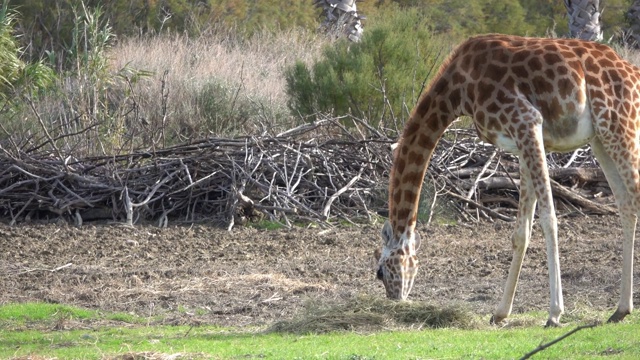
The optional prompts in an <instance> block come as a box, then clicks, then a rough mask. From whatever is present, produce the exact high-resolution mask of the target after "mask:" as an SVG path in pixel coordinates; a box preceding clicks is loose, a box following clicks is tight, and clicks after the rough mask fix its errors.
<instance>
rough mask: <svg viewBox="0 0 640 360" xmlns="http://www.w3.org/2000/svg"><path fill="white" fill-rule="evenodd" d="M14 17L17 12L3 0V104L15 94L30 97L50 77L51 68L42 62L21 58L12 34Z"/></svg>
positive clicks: (0, 80)
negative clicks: (26, 61)
mask: <svg viewBox="0 0 640 360" xmlns="http://www.w3.org/2000/svg"><path fill="white" fill-rule="evenodd" d="M16 20H17V16H16V13H15V12H13V11H11V10H10V9H9V7H8V1H3V3H2V7H1V8H0V101H2V102H5V103H6V102H7V101H9V99H10V98H15V97H16V95H27V96H32V95H34V94H35V93H36V92H38V91H39V90H41V89H44V88H46V87H47V86H49V85H50V84H51V82H52V80H53V71H52V70H51V69H50V68H48V67H47V66H45V65H44V64H43V63H42V62H41V61H40V62H35V63H32V64H29V63H25V62H24V61H22V59H21V54H22V49H21V48H20V46H19V44H18V39H17V37H16V36H15V35H14V26H15V23H16ZM12 103H14V102H13V101H12ZM14 104H15V103H14Z"/></svg>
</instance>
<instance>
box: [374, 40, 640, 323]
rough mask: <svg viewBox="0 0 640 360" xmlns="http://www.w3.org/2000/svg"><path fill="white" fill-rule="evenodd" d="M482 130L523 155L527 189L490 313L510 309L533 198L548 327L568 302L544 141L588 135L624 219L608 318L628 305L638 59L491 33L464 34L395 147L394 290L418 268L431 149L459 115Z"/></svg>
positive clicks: (497, 317)
mask: <svg viewBox="0 0 640 360" xmlns="http://www.w3.org/2000/svg"><path fill="white" fill-rule="evenodd" d="M462 115H467V116H470V117H471V118H472V119H473V123H474V125H475V127H476V130H477V133H478V136H479V138H480V139H482V140H484V141H488V142H491V143H493V144H494V145H496V146H498V147H499V148H502V149H504V150H506V151H508V152H511V153H514V154H515V155H517V156H518V158H519V163H520V200H519V205H518V214H517V220H516V223H515V231H514V233H513V235H512V238H511V242H512V245H513V257H512V260H511V266H510V268H509V272H508V275H507V279H506V285H505V288H504V293H503V295H502V298H501V300H500V302H499V304H498V306H497V308H496V310H495V311H494V313H493V316H492V318H491V322H492V323H500V322H501V321H502V320H504V319H506V318H507V317H508V316H509V315H510V314H511V310H512V306H513V299H514V296H515V291H516V286H517V283H518V277H519V274H520V270H521V268H522V262H523V259H524V255H525V252H526V249H527V246H528V244H529V239H530V237H531V232H532V225H533V221H534V211H535V207H536V203H537V205H538V217H539V222H540V225H541V227H542V231H543V235H544V239H545V242H546V251H547V262H548V268H549V291H550V304H549V317H548V320H547V323H546V324H547V326H558V325H559V321H560V317H561V315H562V313H563V312H564V305H563V299H562V285H561V280H560V264H559V255H558V225H557V218H556V214H555V208H554V203H553V198H552V194H551V186H550V179H549V170H548V168H547V164H546V158H545V153H546V151H558V152H565V151H571V150H574V149H576V148H578V147H580V146H583V145H585V144H590V145H591V148H592V149H593V152H594V154H595V156H596V158H597V159H598V161H599V163H600V166H601V167H602V170H603V172H604V173H605V176H606V178H607V181H608V182H609V185H610V186H611V189H612V192H613V193H614V196H615V199H616V205H617V207H618V210H619V213H620V219H621V222H622V228H623V235H624V240H623V261H622V281H621V286H620V299H619V303H618V308H617V310H616V311H615V313H614V314H613V315H612V316H611V317H610V318H609V322H618V321H621V320H622V319H624V317H625V316H626V315H628V314H630V313H631V311H632V310H633V299H632V296H633V294H632V292H633V290H632V285H633V279H632V277H633V243H634V238H635V228H636V220H637V214H638V211H639V210H640V176H639V173H638V170H639V168H640V144H639V143H638V140H639V139H638V138H639V136H640V118H639V116H640V69H638V68H637V67H635V66H633V65H631V64H630V63H628V62H627V61H625V60H623V59H622V58H620V57H619V56H618V55H617V54H616V53H615V52H614V51H613V50H612V49H611V48H609V47H607V46H605V45H602V44H599V43H595V42H589V41H582V40H575V39H546V38H528V37H517V36H507V35H499V34H488V35H481V36H476V37H472V38H469V39H468V40H466V41H465V42H463V43H462V44H461V45H459V46H458V47H457V48H456V49H455V50H454V51H453V52H452V53H451V54H450V55H449V57H448V59H447V60H445V62H444V63H443V65H442V67H441V68H440V70H439V72H438V74H437V76H436V77H435V78H434V80H433V81H432V82H431V84H430V85H429V87H428V88H427V89H426V91H424V92H423V94H422V95H421V96H420V99H419V101H418V102H417V104H416V106H415V107H414V109H413V110H412V111H411V113H410V117H409V119H408V121H407V123H406V124H405V128H404V132H403V135H402V137H401V139H400V141H399V144H398V146H397V148H396V149H395V154H394V161H393V167H392V169H391V176H390V180H389V220H388V221H387V222H385V224H384V226H383V229H382V238H383V243H382V251H380V250H377V251H376V254H375V255H374V256H375V257H376V259H377V260H378V271H377V277H378V279H380V280H382V282H383V284H384V287H385V290H386V294H387V296H388V297H389V298H391V299H399V300H405V299H406V298H407V296H408V295H409V292H410V291H411V288H412V286H413V283H414V279H415V276H416V273H417V269H418V259H417V256H416V252H417V250H418V248H419V246H420V236H419V235H418V233H417V232H416V231H415V226H416V214H417V210H418V199H419V195H420V190H421V187H422V182H423V179H424V175H425V172H426V169H427V167H428V165H429V162H430V159H431V156H432V154H433V151H434V148H435V147H436V145H437V143H438V141H439V139H440V137H441V136H442V134H443V133H444V131H445V130H446V129H447V127H448V126H449V125H450V124H451V123H452V122H453V121H454V120H455V119H456V118H458V117H459V116H462Z"/></svg>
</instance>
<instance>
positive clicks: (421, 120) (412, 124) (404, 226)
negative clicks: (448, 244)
mask: <svg viewBox="0 0 640 360" xmlns="http://www.w3.org/2000/svg"><path fill="white" fill-rule="evenodd" d="M444 84H446V81H444V79H443V78H440V80H439V81H437V82H436V83H435V85H433V86H432V87H431V89H430V90H429V91H427V92H426V93H425V95H424V96H423V97H422V98H421V99H420V101H419V103H418V105H417V106H416V107H415V108H414V110H413V111H412V113H411V116H410V117H409V120H408V121H407V123H406V125H405V129H404V133H403V135H402V138H401V140H400V142H399V144H398V147H397V148H396V150H395V151H396V154H395V159H394V164H393V167H392V169H391V177H390V180H389V220H390V222H391V226H392V228H393V233H394V234H393V235H394V237H395V238H396V239H398V238H399V237H400V235H401V234H403V233H405V232H406V233H407V235H410V234H411V233H413V229H414V228H415V225H416V218H417V214H418V203H419V200H420V190H421V189H422V183H423V180H424V175H425V172H426V170H427V167H428V166H429V162H430V161H431V156H432V155H433V151H434V149H435V147H436V145H437V143H438V141H439V140H440V138H441V137H442V134H443V133H444V132H445V130H446V129H447V128H448V127H449V125H451V123H452V122H453V121H454V120H455V119H456V118H457V117H458V116H457V115H456V113H457V112H458V111H457V109H458V108H459V106H460V103H459V102H460V101H459V100H457V103H456V100H455V99H452V98H451V97H449V96H445V95H441V94H443V93H445V94H446V93H450V92H447V91H444V90H445V89H444V87H446V85H444ZM445 109H446V111H444V110H445Z"/></svg>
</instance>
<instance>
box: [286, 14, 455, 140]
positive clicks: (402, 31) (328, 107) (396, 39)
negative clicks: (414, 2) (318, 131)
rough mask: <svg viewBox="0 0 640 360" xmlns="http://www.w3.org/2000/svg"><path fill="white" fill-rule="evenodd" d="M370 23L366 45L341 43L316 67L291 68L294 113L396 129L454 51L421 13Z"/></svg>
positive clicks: (327, 51) (289, 82)
mask: <svg viewBox="0 0 640 360" xmlns="http://www.w3.org/2000/svg"><path fill="white" fill-rule="evenodd" d="M368 24H369V25H368V27H367V31H366V32H365V35H364V37H363V39H362V41H361V42H360V43H349V42H347V41H338V42H336V43H334V44H332V45H329V46H327V48H326V49H325V50H324V52H323V55H322V56H321V58H320V59H319V60H318V61H317V62H316V63H315V64H313V65H311V66H307V65H305V64H304V63H302V62H298V63H296V64H295V65H293V66H290V67H289V68H287V69H286V71H285V77H286V82H287V86H286V91H287V94H288V96H289V103H288V105H289V108H290V109H291V110H292V112H294V113H295V114H300V115H303V116H309V115H313V114H315V113H318V112H320V113H333V114H334V115H346V114H350V115H353V116H356V117H359V118H364V119H367V120H368V121H370V122H371V123H372V124H379V125H382V126H388V127H392V128H395V127H396V125H398V122H399V121H400V119H401V118H403V117H405V116H406V114H407V112H408V110H410V108H411V107H412V106H413V104H414V103H415V102H416V100H417V98H418V96H419V95H420V92H421V91H422V89H423V87H424V86H425V84H426V83H427V82H428V81H429V79H430V78H431V77H432V76H433V75H434V73H435V70H436V69H437V67H438V64H439V63H440V62H441V61H442V59H443V57H444V56H445V55H446V54H447V53H448V52H449V48H448V46H446V45H445V42H444V41H443V40H442V39H441V38H440V37H438V36H435V35H434V34H433V33H432V32H431V31H430V30H428V29H429V26H428V21H427V19H425V18H424V17H423V16H421V15H420V13H419V12H418V11H416V10H410V9H408V10H403V11H393V12H390V13H387V16H386V17H382V16H380V17H377V18H373V19H371V20H370V21H369V23H368Z"/></svg>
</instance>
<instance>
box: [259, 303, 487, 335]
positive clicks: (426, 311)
mask: <svg viewBox="0 0 640 360" xmlns="http://www.w3.org/2000/svg"><path fill="white" fill-rule="evenodd" d="M479 324H480V322H479V320H478V318H477V317H476V316H475V315H474V314H473V313H472V312H471V311H470V310H468V309H466V308H464V307H462V306H459V305H452V306H449V307H445V308H440V307H437V306H435V305H431V304H427V303H424V302H417V301H416V302H413V301H411V302H398V301H392V300H387V299H383V298H376V297H357V298H353V299H349V300H347V301H346V302H342V303H338V302H336V303H330V304H326V303H325V304H320V303H318V302H317V301H309V302H307V304H305V308H304V310H303V311H302V313H300V314H299V315H298V316H296V317H295V318H294V319H292V320H283V321H279V322H277V323H275V324H273V325H272V326H271V327H270V328H269V329H268V330H267V331H268V332H285V333H293V334H310V333H313V334H317V333H326V332H331V331H344V330H347V331H380V330H385V329H409V328H411V329H421V328H424V327H428V328H445V327H453V328H460V329H472V328H478V327H479Z"/></svg>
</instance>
